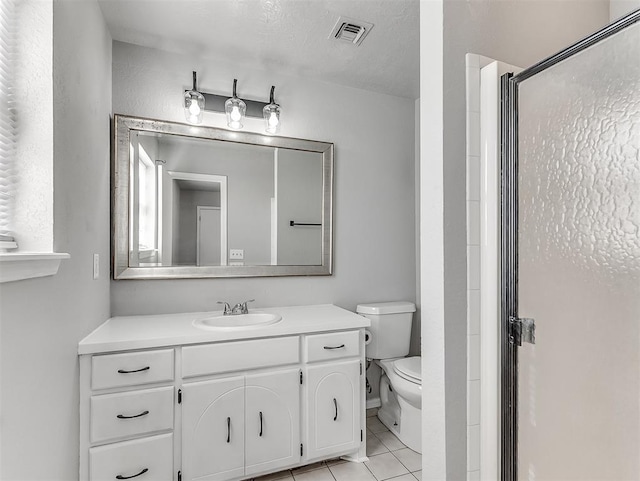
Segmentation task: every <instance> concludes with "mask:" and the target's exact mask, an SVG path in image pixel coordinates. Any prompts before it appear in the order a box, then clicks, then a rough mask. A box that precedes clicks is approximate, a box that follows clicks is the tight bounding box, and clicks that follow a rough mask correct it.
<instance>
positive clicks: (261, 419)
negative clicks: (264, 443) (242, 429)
mask: <svg viewBox="0 0 640 481" xmlns="http://www.w3.org/2000/svg"><path fill="white" fill-rule="evenodd" d="M258 436H260V437H262V411H260V434H259V435H258Z"/></svg>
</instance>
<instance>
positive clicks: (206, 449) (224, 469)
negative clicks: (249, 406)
mask: <svg viewBox="0 0 640 481" xmlns="http://www.w3.org/2000/svg"><path fill="white" fill-rule="evenodd" d="M182 392H183V394H184V395H183V401H182V470H183V477H184V479H185V480H192V479H198V480H203V481H204V480H207V481H222V480H226V479H232V478H235V477H240V476H242V475H243V474H244V377H242V376H240V377H233V378H225V379H217V380H214V381H203V382H194V383H188V384H184V385H183V387H182Z"/></svg>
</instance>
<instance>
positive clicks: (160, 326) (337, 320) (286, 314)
mask: <svg viewBox="0 0 640 481" xmlns="http://www.w3.org/2000/svg"><path fill="white" fill-rule="evenodd" d="M249 312H271V313H275V314H279V315H280V316H282V321H280V322H278V323H276V324H271V325H267V326H257V327H250V328H242V329H237V330H204V329H201V328H199V327H195V326H194V325H193V321H195V320H196V319H202V318H204V317H210V316H215V315H221V314H222V312H221V311H211V312H189V313H181V314H161V315H148V316H119V317H112V318H111V319H109V320H108V321H106V322H105V323H104V324H102V325H101V326H100V327H98V328H97V329H96V330H95V331H93V332H92V333H91V334H89V335H88V336H87V337H85V338H84V339H83V340H82V341H80V343H79V344H78V354H95V353H100V352H113V351H124V350H129V349H145V348H152V347H164V346H176V345H184V344H199V343H203V342H219V341H234V340H239V339H255V338H259V337H274V336H287V335H297V334H305V333H314V332H324V331H338V330H344V329H358V328H364V327H369V326H370V325H371V322H370V321H369V319H367V318H366V317H362V316H360V315H358V314H355V313H353V312H351V311H347V310H346V309H342V308H340V307H337V306H334V305H331V304H324V305H318V306H292V307H274V308H264V309H259V308H257V309H250V311H249Z"/></svg>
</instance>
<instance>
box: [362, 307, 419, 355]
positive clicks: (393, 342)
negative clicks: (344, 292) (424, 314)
mask: <svg viewBox="0 0 640 481" xmlns="http://www.w3.org/2000/svg"><path fill="white" fill-rule="evenodd" d="M415 311H416V306H415V304H414V303H412V302H398V301H396V302H377V303H373V304H359V305H358V307H357V308H356V312H357V313H358V314H360V315H361V316H364V317H366V318H368V319H369V320H370V321H371V327H370V328H369V332H370V333H371V340H370V342H369V343H368V344H367V345H366V356H367V358H369V359H391V358H394V357H404V356H406V355H407V354H409V342H410V341H411V323H412V321H413V313H414V312H415Z"/></svg>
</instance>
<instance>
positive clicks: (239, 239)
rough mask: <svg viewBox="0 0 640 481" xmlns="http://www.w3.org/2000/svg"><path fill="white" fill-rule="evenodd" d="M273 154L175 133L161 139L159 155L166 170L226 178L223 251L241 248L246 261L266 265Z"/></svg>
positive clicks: (269, 245)
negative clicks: (191, 138) (225, 242)
mask: <svg viewBox="0 0 640 481" xmlns="http://www.w3.org/2000/svg"><path fill="white" fill-rule="evenodd" d="M273 152H274V149H273V148H272V147H257V146H253V147H247V146H244V145H238V146H234V145H233V144H230V143H228V142H211V141H210V142H203V141H188V140H187V141H185V140H180V138H179V137H172V138H168V137H167V138H163V141H162V142H161V148H160V156H161V157H162V159H163V160H165V161H166V162H167V163H166V164H165V169H166V170H167V171H177V172H193V173H198V174H212V175H224V176H226V177H227V213H228V219H227V239H228V243H227V249H243V250H244V261H243V262H244V263H245V264H247V265H268V264H270V261H271V198H272V197H273V195H274V194H273ZM183 193H184V191H183ZM181 222H182V221H181ZM194 235H195V234H194ZM174 251H175V247H174ZM194 255H195V254H194ZM194 259H195V257H194ZM178 260H179V261H180V259H178ZM183 260H184V259H183ZM180 263H181V264H184V262H182V261H180Z"/></svg>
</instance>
